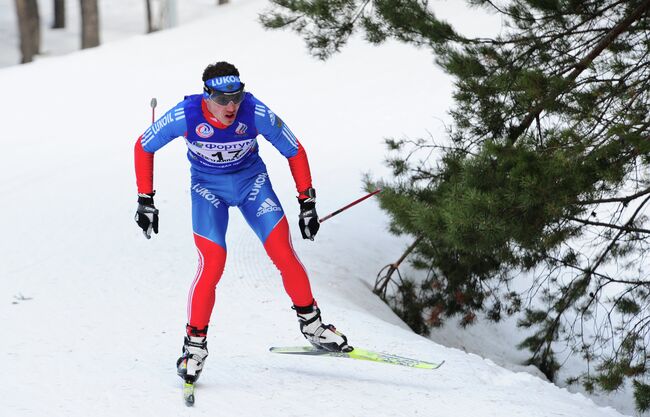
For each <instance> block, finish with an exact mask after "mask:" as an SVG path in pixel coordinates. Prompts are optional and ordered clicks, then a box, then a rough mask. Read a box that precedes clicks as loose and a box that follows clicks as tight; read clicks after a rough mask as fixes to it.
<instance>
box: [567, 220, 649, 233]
mask: <svg viewBox="0 0 650 417" xmlns="http://www.w3.org/2000/svg"><path fill="white" fill-rule="evenodd" d="M567 218H568V219H569V220H573V221H574V222H578V223H582V224H586V225H590V226H601V227H607V228H610V229H616V230H623V231H626V232H637V233H650V230H648V229H640V228H637V227H624V226H618V225H615V224H610V223H601V222H594V221H591V220H585V219H578V218H577V217H567Z"/></svg>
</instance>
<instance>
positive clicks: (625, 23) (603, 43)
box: [508, 0, 650, 145]
mask: <svg viewBox="0 0 650 417" xmlns="http://www.w3.org/2000/svg"><path fill="white" fill-rule="evenodd" d="M648 9H650V0H646V1H644V2H642V3H641V4H639V6H638V7H637V8H636V9H635V10H634V11H632V13H630V14H629V15H628V16H627V17H626V18H624V19H623V20H621V21H620V22H619V23H618V24H617V25H616V26H614V28H612V30H611V31H610V32H609V33H608V34H607V35H606V36H605V37H604V38H602V39H601V40H600V42H598V44H597V45H596V47H595V48H594V49H593V50H592V51H591V52H590V53H589V54H588V55H587V56H585V57H584V58H583V59H582V60H581V61H580V62H578V63H577V64H576V65H575V69H574V70H573V71H572V72H571V73H570V74H569V75H567V77H566V78H565V79H564V81H566V82H567V84H568V85H571V84H572V83H573V82H574V81H575V80H576V78H578V76H579V75H580V74H581V73H582V72H583V71H584V70H586V69H587V68H588V67H589V65H591V63H592V62H593V61H594V59H596V58H597V57H598V56H599V55H600V54H601V53H602V52H603V51H604V50H605V49H606V48H607V47H608V46H609V45H611V43H612V42H613V41H614V40H615V39H616V38H617V37H618V36H619V35H620V34H621V33H623V32H624V31H625V30H627V29H628V28H629V27H630V26H631V25H632V24H633V23H634V22H635V21H636V20H638V19H639V18H640V17H641V16H642V15H643V14H644V13H645V12H647V11H648ZM565 92H566V91H553V92H551V93H550V94H549V95H547V96H546V97H545V98H544V99H542V100H541V101H540V102H539V103H538V104H537V105H536V106H535V107H534V108H533V109H532V110H530V111H529V112H528V114H527V115H526V117H525V118H524V119H523V120H522V121H521V123H520V124H519V125H518V126H516V127H514V128H512V129H511V130H510V133H509V134H508V143H509V144H510V145H514V144H515V142H516V141H517V139H519V137H520V136H521V135H522V134H523V133H524V132H525V131H526V130H527V129H528V128H529V127H530V125H531V124H532V122H533V121H534V120H535V118H536V117H537V115H539V114H540V113H541V112H542V111H543V110H544V109H545V108H547V107H548V106H550V105H551V104H553V102H554V101H555V100H556V99H557V97H558V96H559V95H561V94H563V93H565Z"/></svg>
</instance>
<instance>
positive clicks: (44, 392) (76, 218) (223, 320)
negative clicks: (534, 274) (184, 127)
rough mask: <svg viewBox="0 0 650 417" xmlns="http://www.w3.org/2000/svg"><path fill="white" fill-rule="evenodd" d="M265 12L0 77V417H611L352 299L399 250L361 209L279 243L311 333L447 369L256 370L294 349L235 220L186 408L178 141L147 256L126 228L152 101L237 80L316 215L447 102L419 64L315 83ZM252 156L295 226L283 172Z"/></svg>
mask: <svg viewBox="0 0 650 417" xmlns="http://www.w3.org/2000/svg"><path fill="white" fill-rule="evenodd" d="M449 4H450V6H451V4H452V3H451V2H449ZM265 6H266V3H264V2H261V1H258V0H242V1H238V2H235V4H233V5H231V6H228V7H226V8H219V9H218V10H212V11H209V12H206V13H204V14H205V19H204V20H198V21H196V22H194V24H192V25H190V26H184V27H180V28H177V29H174V30H169V31H165V32H160V33H157V34H154V35H148V36H136V37H132V38H130V39H128V40H123V41H116V42H111V43H107V44H105V45H103V46H102V47H100V48H96V49H93V50H88V51H84V52H80V53H74V54H70V55H65V56H60V57H52V58H49V59H40V60H38V61H37V62H36V63H33V64H29V65H23V66H14V67H8V68H4V69H1V70H0V91H2V92H3V93H4V100H2V101H1V102H0V114H2V115H3V117H2V121H3V135H1V136H0V149H1V150H0V167H1V168H0V170H1V171H0V172H1V174H2V175H1V176H0V195H2V203H3V204H2V205H1V206H0V207H1V208H0V230H2V239H0V253H2V254H3V255H2V262H0V334H1V335H2V336H1V337H2V343H0V359H1V360H2V363H3V365H4V371H5V375H6V380H7V383H6V384H5V385H4V388H3V389H2V395H0V416H2V417H4V416H21V417H22V416H44V415H47V416H71V417H77V416H79V417H80V416H87V415H93V416H116V415H120V416H149V415H151V416H177V415H190V413H191V414H192V415H206V416H207V415H215V413H218V414H219V415H223V416H234V415H238V416H259V415H263V416H271V417H275V416H277V417H280V416H282V417H285V416H304V415H307V414H309V415H314V414H315V415H320V416H359V417H365V416H372V417H376V416H417V415H422V416H432V415H435V416H454V417H455V416H464V415H471V416H473V417H483V416H499V417H503V416H533V417H534V416H572V417H583V416H584V417H599V416H620V415H621V414H620V413H619V412H617V411H615V410H614V409H612V408H601V407H598V406H597V405H595V404H594V403H593V402H592V400H590V399H587V398H585V397H584V396H582V395H580V394H573V393H570V392H569V391H567V390H566V389H561V388H558V387H556V386H554V385H552V384H550V383H547V382H545V381H543V380H542V379H540V378H538V377H535V376H532V375H530V374H529V373H526V372H513V371H511V370H506V369H504V368H502V367H500V366H497V365H496V364H495V363H493V362H492V361H491V360H487V359H483V358H481V357H480V356H477V355H476V354H470V353H466V352H463V351H462V350H460V349H454V348H448V347H444V346H443V345H441V344H437V343H434V342H432V341H431V340H428V339H425V338H422V337H420V336H417V335H415V334H414V333H412V332H411V331H410V330H408V328H407V327H406V326H405V325H404V324H403V323H402V322H401V321H400V320H399V319H398V318H397V317H396V316H395V315H394V314H393V313H392V312H391V311H390V309H389V308H388V307H387V306H385V305H384V304H383V303H382V302H381V301H380V300H379V299H378V298H377V297H376V296H375V295H373V294H372V292H371V290H370V288H371V285H372V283H373V282H374V278H375V276H376V273H377V272H378V270H379V269H380V268H381V267H382V266H383V265H385V264H386V263H388V262H392V261H394V260H395V259H396V258H397V257H398V256H399V255H400V254H401V253H402V250H403V248H404V247H405V246H406V245H407V244H408V243H410V240H409V239H406V238H405V239H400V238H396V237H394V236H391V235H390V234H388V233H387V231H386V228H387V219H386V216H385V215H384V214H383V213H382V212H381V211H380V210H379V208H378V207H377V205H376V203H375V202H374V201H372V200H370V201H368V202H364V203H363V205H361V206H359V207H355V208H353V209H351V210H349V211H347V212H345V214H341V215H340V216H337V217H335V218H333V219H331V220H329V221H327V222H326V223H324V224H323V227H322V228H321V231H320V232H319V235H318V236H317V238H316V241H315V242H310V241H303V240H302V239H300V237H299V233H298V232H297V230H296V229H295V228H294V230H293V237H294V245H295V247H296V251H297V252H298V254H299V255H300V257H301V259H302V261H303V263H304V264H305V265H306V267H307V269H308V270H309V271H310V275H311V279H312V285H313V287H314V292H315V294H316V296H317V298H318V300H319V304H320V305H321V307H322V310H323V315H324V319H325V320H326V321H328V322H332V323H334V324H336V326H337V327H338V328H340V329H341V330H343V331H344V332H345V333H346V334H347V335H348V336H349V338H350V341H351V343H352V344H353V345H358V346H362V347H366V348H369V349H375V350H384V351H388V352H392V353H396V354H400V355H403V356H410V357H416V358H421V359H423V360H429V361H440V360H445V361H446V363H445V365H444V366H443V367H442V368H440V369H438V370H435V371H422V370H414V369H408V368H401V367H396V366H390V365H380V364H374V363H365V362H357V361H350V360H343V359H341V360H339V359H330V358H312V357H288V356H281V355H273V354H271V353H269V352H268V347H269V346H273V345H276V346H277V345H296V344H305V342H304V339H303V338H302V336H301V335H300V333H299V331H298V325H297V322H296V320H295V315H294V313H293V311H292V310H291V309H290V308H289V306H290V301H289V299H288V297H287V296H286V295H285V294H284V292H283V290H282V285H281V282H280V277H279V274H278V273H277V271H276V270H275V269H274V267H273V266H272V264H271V263H270V261H269V260H268V259H267V258H266V255H265V253H264V250H263V248H262V246H261V244H260V243H259V242H258V240H257V238H256V236H255V235H254V233H253V232H252V231H250V230H249V229H248V226H247V225H246V224H245V222H244V220H243V219H242V218H241V216H240V215H239V214H238V213H237V210H233V211H232V212H231V223H230V226H229V231H228V236H227V244H228V248H229V257H228V261H227V264H226V270H225V274H224V277H223V278H222V280H221V282H220V284H219V287H218V289H217V304H216V307H215V311H214V313H213V316H212V322H211V329H210V335H209V348H210V357H209V358H208V361H207V365H206V370H205V372H204V374H203V376H202V377H201V381H200V382H199V384H198V385H197V404H196V407H195V408H194V409H192V410H189V409H187V408H186V407H185V406H184V405H183V402H182V398H181V392H180V391H181V380H180V379H179V378H178V377H177V376H176V375H175V369H174V365H175V360H176V358H177V357H178V354H179V353H180V348H181V344H182V336H183V332H184V324H185V319H186V318H185V302H186V295H187V290H188V288H189V285H190V283H191V281H192V279H193V277H194V273H195V266H196V265H195V262H196V251H195V249H194V245H193V241H192V233H191V224H190V216H189V209H190V199H189V175H188V163H187V161H186V159H185V151H184V144H183V143H182V141H181V140H177V141H175V142H172V143H171V144H170V145H168V146H167V147H166V148H164V149H163V150H161V151H160V152H158V153H157V154H156V173H155V175H156V177H155V184H156V189H157V190H158V194H157V196H156V205H157V206H158V208H159V209H160V210H161V224H160V234H159V235H156V236H154V237H153V238H152V239H151V240H149V241H147V240H146V239H144V237H143V236H142V233H141V232H140V231H139V229H138V228H137V226H136V225H135V223H134V222H133V213H134V210H135V180H134V175H133V167H132V165H133V161H132V149H133V144H134V140H135V138H136V137H137V136H138V135H139V134H140V133H141V132H142V131H144V129H145V128H146V127H147V126H148V123H149V121H150V108H149V101H150V98H151V97H154V96H155V97H157V99H158V103H159V106H160V109H159V114H162V111H164V110H165V109H166V108H168V107H171V106H173V105H174V104H175V103H176V102H178V101H180V100H181V99H182V97H183V95H184V94H189V93H194V92H198V91H200V88H201V82H200V75H201V72H202V70H203V68H204V67H205V65H207V64H208V63H210V62H214V61H216V60H221V59H225V60H229V61H231V62H233V63H235V64H236V65H237V66H238V67H239V69H240V71H241V72H242V78H243V79H244V81H245V82H246V84H247V86H248V87H249V88H250V90H251V91H253V92H254V93H255V94H256V96H257V97H259V98H260V99H262V100H263V101H264V102H265V103H266V104H267V105H269V106H270V107H271V108H272V109H273V110H274V111H275V112H276V113H277V114H279V115H281V116H282V117H283V119H284V120H285V121H286V122H287V123H288V124H289V125H290V126H291V128H292V130H293V131H294V132H295V133H296V135H297V136H298V137H299V138H300V139H301V142H302V143H303V145H304V146H305V148H306V149H307V151H308V154H309V157H310V162H311V167H312V174H313V177H314V185H315V187H316V188H317V190H318V193H319V200H318V201H319V204H318V208H319V212H320V213H321V215H324V214H326V213H329V212H331V211H333V210H335V209H337V208H339V207H340V206H342V205H344V204H346V203H347V202H349V201H351V200H353V199H355V198H357V197H358V196H360V195H361V194H362V192H361V188H362V185H361V176H362V174H363V173H365V172H372V173H373V174H374V175H375V176H387V175H388V172H387V170H386V168H385V167H384V166H383V164H382V159H383V158H384V155H385V149H384V146H383V144H382V138H383V137H386V136H395V137H402V136H408V137H418V136H422V135H426V131H427V130H428V131H430V132H433V133H434V134H436V132H440V131H441V130H442V122H441V120H445V119H446V117H447V116H446V114H445V112H446V109H447V108H448V107H449V104H450V91H451V84H450V82H449V79H447V78H446V77H445V76H444V75H443V74H442V73H441V72H440V71H439V70H438V69H436V68H435V67H434V66H433V65H432V60H433V58H432V56H431V55H430V54H429V53H428V52H427V51H419V50H415V49H413V48H411V47H407V46H404V45H400V44H396V43H392V42H389V43H387V44H386V45H383V46H382V47H380V48H377V47H373V46H369V45H366V44H365V43H364V42H362V41H359V40H353V41H352V42H351V44H350V45H349V46H348V47H347V48H346V49H345V50H344V51H343V53H341V54H340V55H337V56H335V57H333V58H332V59H331V60H330V61H328V62H327V63H321V62H318V61H315V60H313V59H312V58H310V57H309V56H308V54H307V53H306V50H305V47H304V45H303V43H302V41H301V40H300V39H299V38H298V37H297V36H295V35H294V34H292V33H284V32H267V31H264V30H263V29H262V28H261V27H260V26H259V24H258V23H257V22H256V15H257V13H259V12H260V11H261V10H263V8H264V7H265ZM476 27H479V28H480V25H479V24H477V25H476ZM260 144H261V147H262V149H261V153H262V155H263V157H264V159H265V161H266V163H267V166H268V167H269V172H270V175H271V180H272V181H273V183H274V187H275V189H276V192H277V193H278V195H279V197H280V198H281V199H282V201H283V203H284V207H285V210H286V211H287V213H288V217H289V220H290V223H291V224H292V225H294V224H295V223H296V221H297V204H295V202H294V190H293V188H294V186H293V181H292V179H291V176H290V173H289V170H288V166H287V163H286V160H285V159H284V158H283V157H282V156H281V155H279V154H278V153H277V152H276V151H275V150H274V149H273V148H272V147H271V146H270V145H268V144H267V143H266V142H265V141H264V140H263V139H261V140H260ZM485 329H486V328H483V330H477V331H475V336H474V337H475V339H472V340H473V342H468V340H469V339H461V336H456V335H457V334H460V332H459V331H457V330H455V329H453V327H452V328H448V333H445V335H446V336H444V337H446V338H447V341H448V342H450V343H451V344H452V345H454V346H458V347H461V346H469V345H472V346H475V347H476V348H478V347H479V343H478V342H477V340H478V341H480V340H481V338H484V337H486V334H487V331H486V330H485ZM487 329H488V330H489V328H487ZM442 337H443V336H441V338H442ZM434 338H435V337H434ZM484 345H490V346H494V345H493V344H492V343H491V342H490V343H488V342H487V341H486V342H485V343H484ZM487 349H488V350H489V351H492V350H494V351H495V352H496V351H497V350H498V347H490V348H487ZM468 350H471V346H470V349H468ZM631 410H632V407H631V405H629V408H628V410H626V412H629V413H631Z"/></svg>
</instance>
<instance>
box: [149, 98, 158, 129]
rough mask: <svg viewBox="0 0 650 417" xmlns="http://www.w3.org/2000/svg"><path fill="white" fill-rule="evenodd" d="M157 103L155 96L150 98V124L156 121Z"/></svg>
mask: <svg viewBox="0 0 650 417" xmlns="http://www.w3.org/2000/svg"><path fill="white" fill-rule="evenodd" d="M157 105H158V100H156V97H154V98H152V99H151V124H153V122H155V121H156V106H157Z"/></svg>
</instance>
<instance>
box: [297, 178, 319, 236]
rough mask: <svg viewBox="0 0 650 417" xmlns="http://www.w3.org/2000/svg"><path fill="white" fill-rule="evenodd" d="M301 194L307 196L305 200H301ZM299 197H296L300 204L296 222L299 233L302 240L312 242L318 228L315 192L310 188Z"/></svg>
mask: <svg viewBox="0 0 650 417" xmlns="http://www.w3.org/2000/svg"><path fill="white" fill-rule="evenodd" d="M302 194H305V195H307V198H301V197H303V195H302ZM301 197H298V203H299V204H300V220H299V221H298V226H299V227H300V233H301V234H302V238H303V239H310V240H314V236H316V233H318V229H319V228H320V222H319V221H318V213H316V191H315V190H314V189H313V188H310V189H309V190H307V191H306V192H304V193H301Z"/></svg>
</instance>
